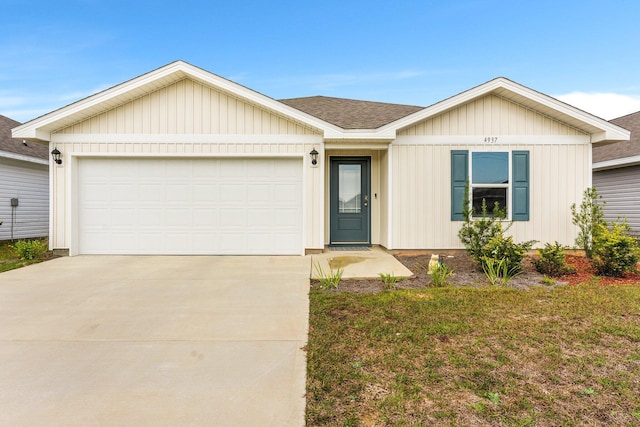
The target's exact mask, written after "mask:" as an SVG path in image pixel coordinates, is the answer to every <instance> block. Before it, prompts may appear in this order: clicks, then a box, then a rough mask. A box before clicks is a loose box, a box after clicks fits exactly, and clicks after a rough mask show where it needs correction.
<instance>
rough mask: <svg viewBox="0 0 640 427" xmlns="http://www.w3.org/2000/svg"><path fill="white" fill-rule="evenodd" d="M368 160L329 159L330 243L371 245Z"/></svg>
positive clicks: (356, 158)
mask: <svg viewBox="0 0 640 427" xmlns="http://www.w3.org/2000/svg"><path fill="white" fill-rule="evenodd" d="M370 171H371V158H370V157H332V158H331V161H330V176H329V179H330V184H331V185H330V189H329V191H330V194H329V199H330V203H329V205H330V206H329V208H330V212H329V214H330V218H329V222H330V228H331V230H330V243H331V245H344V246H347V245H366V246H368V245H370V244H371V226H370V223H371V209H370V207H371V194H370V188H371V172H370Z"/></svg>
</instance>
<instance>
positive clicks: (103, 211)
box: [78, 158, 303, 255]
mask: <svg viewBox="0 0 640 427" xmlns="http://www.w3.org/2000/svg"><path fill="white" fill-rule="evenodd" d="M301 162H302V160H301V159H272V158H269V159H235V158H234V159H230V158H229V159H165V158H155V159H141V158H85V159H80V160H79V161H78V175H79V176H78V178H79V179H78V182H79V185H78V252H79V253H83V254H229V255H245V254H246V255H259V254H300V253H301V251H302V231H303V230H302V163H301Z"/></svg>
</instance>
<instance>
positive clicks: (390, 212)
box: [387, 149, 393, 250]
mask: <svg viewBox="0 0 640 427" xmlns="http://www.w3.org/2000/svg"><path fill="white" fill-rule="evenodd" d="M387 155H388V160H387V249H389V250H391V249H393V149H390V150H389V151H388V152H387Z"/></svg>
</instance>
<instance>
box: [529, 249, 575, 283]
mask: <svg viewBox="0 0 640 427" xmlns="http://www.w3.org/2000/svg"><path fill="white" fill-rule="evenodd" d="M565 249H566V248H565V247H564V246H562V245H561V244H560V243H558V242H555V243H554V244H553V245H552V244H551V243H545V245H544V248H543V249H538V255H540V258H539V259H537V260H535V261H534V262H533V263H534V265H535V266H536V270H538V271H539V272H540V273H542V274H545V275H547V276H551V277H558V276H562V275H564V274H568V273H571V272H573V271H574V269H573V268H571V267H569V266H568V265H567V263H566V261H565V254H564V251H565Z"/></svg>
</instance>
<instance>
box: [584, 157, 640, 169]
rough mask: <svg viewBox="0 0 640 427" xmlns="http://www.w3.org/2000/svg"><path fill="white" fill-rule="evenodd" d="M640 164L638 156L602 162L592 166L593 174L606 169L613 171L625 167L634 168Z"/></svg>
mask: <svg viewBox="0 0 640 427" xmlns="http://www.w3.org/2000/svg"><path fill="white" fill-rule="evenodd" d="M638 164H640V156H631V157H622V158H619V159H612V160H604V161H602V162H597V163H594V164H593V165H592V167H591V168H592V169H593V171H594V172H596V171H600V170H606V169H614V168H620V167H625V166H634V165H638Z"/></svg>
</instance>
